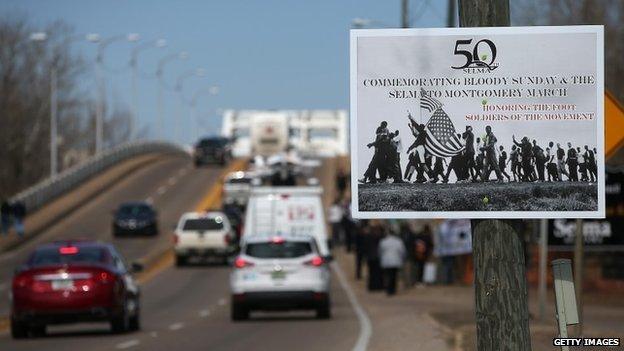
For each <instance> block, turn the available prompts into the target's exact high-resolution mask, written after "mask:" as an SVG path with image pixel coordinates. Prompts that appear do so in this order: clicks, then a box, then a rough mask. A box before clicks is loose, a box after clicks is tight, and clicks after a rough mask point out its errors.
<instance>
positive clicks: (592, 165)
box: [585, 145, 598, 183]
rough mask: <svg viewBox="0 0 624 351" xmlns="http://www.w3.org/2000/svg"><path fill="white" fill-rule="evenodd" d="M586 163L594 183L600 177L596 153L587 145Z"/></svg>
mask: <svg viewBox="0 0 624 351" xmlns="http://www.w3.org/2000/svg"><path fill="white" fill-rule="evenodd" d="M585 163H586V164H587V170H588V171H589V177H590V181H591V182H592V183H593V182H595V181H596V179H598V174H597V170H596V155H595V154H594V152H593V151H592V150H591V149H590V148H589V147H588V146H587V145H585Z"/></svg>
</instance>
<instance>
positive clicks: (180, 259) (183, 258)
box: [175, 255, 187, 267]
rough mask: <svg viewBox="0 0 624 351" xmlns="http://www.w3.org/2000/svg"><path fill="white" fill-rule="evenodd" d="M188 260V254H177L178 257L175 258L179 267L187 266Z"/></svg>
mask: <svg viewBox="0 0 624 351" xmlns="http://www.w3.org/2000/svg"><path fill="white" fill-rule="evenodd" d="M186 262H187V257H186V256H182V255H176V258H175V263H176V266H178V267H182V266H186Z"/></svg>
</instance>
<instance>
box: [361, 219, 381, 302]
mask: <svg viewBox="0 0 624 351" xmlns="http://www.w3.org/2000/svg"><path fill="white" fill-rule="evenodd" d="M369 223H370V232H369V233H368V234H367V235H366V236H365V244H364V246H365V252H366V253H365V255H366V266H367V267H368V284H367V286H368V290H369V291H380V290H383V289H384V284H383V274H382V270H381V264H380V261H379V251H378V248H379V242H380V241H381V239H383V237H384V236H385V228H384V226H383V224H382V223H381V221H379V220H371V221H370V222H369Z"/></svg>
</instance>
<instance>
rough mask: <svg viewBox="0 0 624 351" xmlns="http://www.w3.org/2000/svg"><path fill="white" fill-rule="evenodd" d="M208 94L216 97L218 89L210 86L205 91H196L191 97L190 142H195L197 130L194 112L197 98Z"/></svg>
mask: <svg viewBox="0 0 624 351" xmlns="http://www.w3.org/2000/svg"><path fill="white" fill-rule="evenodd" d="M205 93H207V94H209V95H216V94H218V93H219V87H217V86H211V87H208V88H205V89H200V90H198V91H196V92H195V94H194V95H193V98H192V99H191V104H190V105H191V137H192V140H197V129H198V125H197V116H196V115H195V111H196V107H197V100H198V99H199V97H200V96H201V95H203V94H205Z"/></svg>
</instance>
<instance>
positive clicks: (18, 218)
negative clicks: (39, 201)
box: [0, 200, 26, 238]
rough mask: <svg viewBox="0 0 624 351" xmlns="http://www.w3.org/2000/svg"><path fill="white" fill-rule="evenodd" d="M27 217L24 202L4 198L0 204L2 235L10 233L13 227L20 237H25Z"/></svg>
mask: <svg viewBox="0 0 624 351" xmlns="http://www.w3.org/2000/svg"><path fill="white" fill-rule="evenodd" d="M25 217H26V206H25V205H24V203H23V202H21V201H15V202H9V201H7V200H3V201H2V204H1V205H0V225H1V226H0V227H1V228H0V229H1V230H2V235H4V236H6V235H8V234H9V232H10V230H11V227H13V228H14V229H15V232H16V233H17V236H18V237H20V238H22V237H24V218H25Z"/></svg>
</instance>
